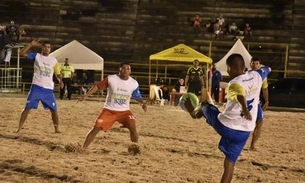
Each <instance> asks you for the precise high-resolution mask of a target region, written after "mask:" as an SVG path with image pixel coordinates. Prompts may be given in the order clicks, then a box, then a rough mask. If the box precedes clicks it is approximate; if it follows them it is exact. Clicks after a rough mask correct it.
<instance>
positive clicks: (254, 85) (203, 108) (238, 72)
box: [185, 54, 271, 183]
mask: <svg viewBox="0 0 305 183" xmlns="http://www.w3.org/2000/svg"><path fill="white" fill-rule="evenodd" d="M226 64H227V72H228V74H229V76H230V78H231V81H230V82H229V84H228V88H227V92H226V93H227V95H226V99H227V105H226V106H225V109H224V110H223V112H220V111H219V110H218V108H217V107H216V106H214V105H212V104H209V103H207V102H202V103H201V105H200V106H199V107H196V108H194V107H193V105H192V103H191V101H190V100H189V99H188V100H186V102H185V107H186V109H187V111H188V112H189V113H190V115H191V116H192V117H193V118H201V117H203V118H205V119H206V122H207V123H208V124H209V125H211V126H212V127H213V128H214V129H215V131H216V132H217V133H218V134H219V135H220V136H221V140H220V142H219V145H218V148H219V149H220V150H221V151H222V152H223V153H224V154H225V159H224V171H223V174H222V178H221V183H230V182H231V180H232V178H233V173H234V167H235V163H236V161H237V159H238V157H239V156H240V154H241V152H242V150H243V148H244V146H245V144H246V142H247V139H248V138H249V135H250V133H251V131H253V130H254V128H255V121H256V116H257V108H258V103H259V95H260V90H261V86H262V82H263V80H264V79H265V78H266V77H267V76H268V74H269V73H270V71H271V69H270V68H269V67H262V68H260V69H259V70H256V71H247V72H244V70H245V62H244V59H243V57H242V56H241V55H240V54H232V55H230V56H229V57H228V58H227V60H226ZM208 98H211V97H208Z"/></svg>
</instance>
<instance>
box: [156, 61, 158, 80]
mask: <svg viewBox="0 0 305 183" xmlns="http://www.w3.org/2000/svg"><path fill="white" fill-rule="evenodd" d="M158 74H159V61H158V60H157V64H156V79H157V78H158Z"/></svg>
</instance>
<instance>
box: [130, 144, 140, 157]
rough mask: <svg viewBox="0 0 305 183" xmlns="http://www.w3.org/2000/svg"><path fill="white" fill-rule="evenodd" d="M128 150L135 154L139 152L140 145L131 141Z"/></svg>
mask: <svg viewBox="0 0 305 183" xmlns="http://www.w3.org/2000/svg"><path fill="white" fill-rule="evenodd" d="M128 152H129V153H131V154H132V155H137V154H140V153H141V149H140V146H139V145H138V144H136V143H132V144H131V145H129V146H128Z"/></svg>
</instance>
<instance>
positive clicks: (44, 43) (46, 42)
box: [42, 41, 51, 46]
mask: <svg viewBox="0 0 305 183" xmlns="http://www.w3.org/2000/svg"><path fill="white" fill-rule="evenodd" d="M46 44H49V45H51V43H50V42H49V41H44V42H42V46H44V45H46Z"/></svg>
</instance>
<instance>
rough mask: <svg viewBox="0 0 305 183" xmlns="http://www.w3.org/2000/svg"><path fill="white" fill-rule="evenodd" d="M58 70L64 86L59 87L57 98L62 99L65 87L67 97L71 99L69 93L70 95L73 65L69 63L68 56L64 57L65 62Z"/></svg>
mask: <svg viewBox="0 0 305 183" xmlns="http://www.w3.org/2000/svg"><path fill="white" fill-rule="evenodd" d="M60 72H61V74H62V80H63V83H64V87H63V88H61V89H60V94H59V98H60V99H63V96H64V93H65V89H66V88H67V91H68V95H67V98H68V99H69V100H71V95H72V88H71V80H72V77H73V74H74V67H73V66H72V65H71V64H69V58H66V59H65V63H64V64H62V65H61V67H60Z"/></svg>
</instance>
